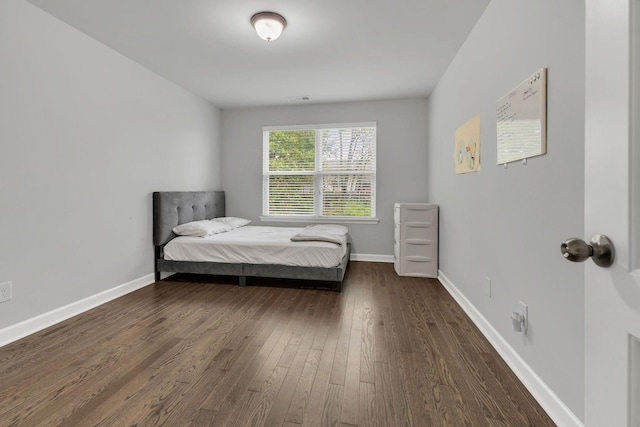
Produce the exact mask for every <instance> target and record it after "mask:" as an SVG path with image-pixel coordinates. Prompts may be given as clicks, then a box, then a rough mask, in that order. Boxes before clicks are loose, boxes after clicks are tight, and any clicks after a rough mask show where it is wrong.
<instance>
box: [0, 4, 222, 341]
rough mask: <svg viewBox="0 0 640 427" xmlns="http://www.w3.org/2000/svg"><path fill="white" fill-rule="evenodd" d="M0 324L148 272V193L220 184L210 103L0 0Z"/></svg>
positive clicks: (216, 122) (216, 121)
mask: <svg viewBox="0 0 640 427" xmlns="http://www.w3.org/2000/svg"><path fill="white" fill-rule="evenodd" d="M0 58H1V61H2V63H1V66H0V94H1V95H0V144H1V154H0V216H1V219H2V220H1V221H0V236H1V238H0V283H1V282H5V281H12V282H13V300H11V301H9V302H5V303H2V304H0V329H2V328H3V327H7V326H10V325H13V324H16V323H17V322H20V321H22V320H25V319H30V318H32V317H34V316H37V315H39V314H42V313H45V312H48V311H51V310H53V309H56V308H59V307H61V306H64V305H66V304H69V303H72V302H75V301H78V300H80V299H82V298H85V297H88V296H91V295H95V294H97V293H99V292H102V291H105V290H107V289H110V288H113V287H116V286H118V285H121V284H124V283H126V282H129V281H132V280H135V279H138V278H141V277H143V276H146V275H148V274H150V273H152V271H153V246H152V241H151V193H152V192H153V191H157V190H184V189H193V190H197V189H219V188H220V184H221V179H220V168H219V166H220V111H219V110H218V109H216V108H214V107H213V106H212V105H211V104H209V103H208V102H205V101H203V100H201V99H200V98H197V97H196V96H194V95H192V94H190V93H188V92H186V91H185V90H183V89H181V88H179V87H177V86H176V85H174V84H172V83H169V82H168V81H166V80H164V79H163V78H161V77H159V76H157V75H156V74H153V73H151V72H150V71H148V70H147V69H145V68H143V67H141V66H140V65H138V64H136V63H134V62H132V61H131V60H129V59H127V58H125V57H123V56H122V55H120V54H118V53H116V52H114V51H113V50H111V49H109V48H107V47H105V46H104V45H102V44H100V43H98V42H96V41H95V40H93V39H91V38H89V37H88V36H86V35H84V34H82V33H80V32H78V31H77V30H75V29H73V28H71V27H69V26H68V25H66V24H64V23H62V22H60V21H58V20H57V19H55V18H53V17H51V16H50V15H48V14H46V13H44V12H43V11H41V10H40V9H37V8H36V7H34V6H33V5H31V4H29V3H26V2H24V1H23V0H0Z"/></svg>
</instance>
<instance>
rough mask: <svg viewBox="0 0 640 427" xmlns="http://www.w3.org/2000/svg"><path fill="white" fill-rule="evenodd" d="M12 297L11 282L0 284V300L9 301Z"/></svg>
mask: <svg viewBox="0 0 640 427" xmlns="http://www.w3.org/2000/svg"><path fill="white" fill-rule="evenodd" d="M10 299H11V282H5V283H2V284H0V302H5V301H9V300H10Z"/></svg>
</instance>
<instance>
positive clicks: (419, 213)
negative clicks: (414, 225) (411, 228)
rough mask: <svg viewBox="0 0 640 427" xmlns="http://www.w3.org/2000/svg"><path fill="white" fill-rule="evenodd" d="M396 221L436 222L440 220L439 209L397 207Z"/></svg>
mask: <svg viewBox="0 0 640 427" xmlns="http://www.w3.org/2000/svg"><path fill="white" fill-rule="evenodd" d="M394 220H395V221H396V222H410V221H420V222H436V221H437V220H438V210H437V209H435V208H400V207H396V208H395V212H394Z"/></svg>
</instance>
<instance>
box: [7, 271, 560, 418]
mask: <svg viewBox="0 0 640 427" xmlns="http://www.w3.org/2000/svg"><path fill="white" fill-rule="evenodd" d="M206 280H207V281H208V283H207V282H206V281H203V280H197V281H196V280H191V281H164V282H158V283H156V284H153V285H150V286H147V287H145V288H143V289H140V290H138V291H136V292H133V293H131V294H129V295H126V296H124V297H121V298H118V299H117V300H114V301H112V302H109V303H107V304H104V305H102V306H99V307H97V308H95V309H93V310H91V311H88V312H86V313H84V314H82V315H79V316H76V317H74V318H72V319H69V320H67V321H65V322H62V323H60V324H58V325H55V326H52V327H50V328H48V329H46V330H44V331H41V332H39V333H37V334H34V335H32V336H29V337H27V338H24V339H22V340H20V341H17V342H15V343H12V344H10V345H7V346H4V347H2V348H0V425H2V426H13V425H16V426H18V425H20V426H55V425H64V426H74V427H76V426H134V425H135V426H156V425H163V426H244V425H255V426H262V425H265V426H287V427H295V426H300V425H303V426H315V425H322V426H324V425H327V426H344V427H346V426H381V427H388V426H411V425H413V426H548V425H554V424H553V422H552V421H551V420H550V419H549V417H548V416H547V415H546V414H545V412H544V411H543V410H542V408H541V407H540V406H539V405H538V404H537V402H536V401H535V400H534V399H533V398H532V397H531V395H530V394H529V393H528V392H527V390H526V389H525V388H524V387H523V386H522V384H521V383H519V381H518V380H517V378H516V377H515V375H514V374H513V373H512V372H511V371H510V370H509V368H508V367H507V366H506V365H505V363H504V362H503V361H502V360H501V359H500V357H499V356H498V355H497V353H496V352H495V351H494V350H493V349H492V348H491V346H490V345H489V344H488V343H487V341H486V340H485V339H484V338H483V337H482V335H481V334H480V332H479V331H478V330H477V329H476V327H475V326H474V325H473V324H472V323H471V321H470V320H469V318H468V317H467V316H466V315H465V314H464V312H463V311H462V310H461V309H460V307H458V306H457V304H456V303H455V302H454V300H453V299H452V298H451V297H450V296H449V294H448V293H447V292H446V290H444V288H443V287H442V286H441V285H440V284H439V282H438V281H436V280H430V279H417V278H401V277H398V276H397V275H396V274H395V273H394V271H393V266H392V265H391V264H377V263H366V262H353V263H351V265H350V267H349V271H348V273H347V276H346V278H345V283H344V291H343V293H342V294H338V293H335V292H332V291H321V290H310V289H297V288H281V287H272V286H248V287H246V288H241V287H238V286H236V285H235V279H232V278H224V277H223V278H215V277H209V278H207V279H206ZM256 282H261V280H259V279H254V281H253V283H256ZM264 282H265V283H269V284H273V283H274V281H273V280H271V281H269V282H267V281H264ZM250 283H251V282H250Z"/></svg>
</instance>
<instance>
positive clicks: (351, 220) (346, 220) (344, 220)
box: [259, 216, 380, 224]
mask: <svg viewBox="0 0 640 427" xmlns="http://www.w3.org/2000/svg"><path fill="white" fill-rule="evenodd" d="M259 218H260V221H264V222H306V223H313V224H378V223H379V222H380V220H379V219H378V218H368V217H367V218H357V217H335V218H314V217H306V218H305V217H299V216H260V217H259Z"/></svg>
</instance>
